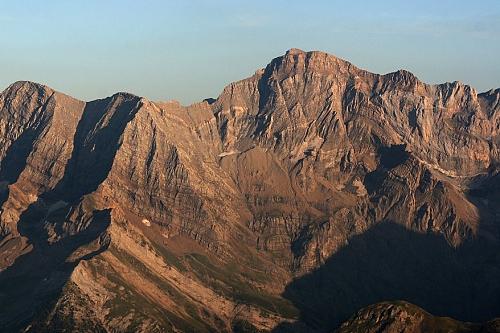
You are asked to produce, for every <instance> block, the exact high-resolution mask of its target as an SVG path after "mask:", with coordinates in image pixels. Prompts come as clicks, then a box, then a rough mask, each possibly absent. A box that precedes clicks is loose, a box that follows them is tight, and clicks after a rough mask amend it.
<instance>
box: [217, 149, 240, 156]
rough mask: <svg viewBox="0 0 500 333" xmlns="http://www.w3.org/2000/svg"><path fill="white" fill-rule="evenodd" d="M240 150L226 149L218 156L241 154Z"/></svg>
mask: <svg viewBox="0 0 500 333" xmlns="http://www.w3.org/2000/svg"><path fill="white" fill-rule="evenodd" d="M239 153H240V152H239V151H238V150H231V151H225V152H222V153H220V154H219V155H218V156H219V157H224V156H229V155H234V154H239Z"/></svg>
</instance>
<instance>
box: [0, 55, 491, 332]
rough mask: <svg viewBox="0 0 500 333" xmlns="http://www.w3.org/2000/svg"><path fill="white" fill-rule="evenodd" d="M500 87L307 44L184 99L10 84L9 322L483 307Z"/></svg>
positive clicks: (148, 322) (3, 193) (278, 322)
mask: <svg viewBox="0 0 500 333" xmlns="http://www.w3.org/2000/svg"><path fill="white" fill-rule="evenodd" d="M499 100H500V91H499V90H498V89H497V90H491V91H489V92H486V93H482V94H478V93H477V92H476V91H475V90H474V89H473V88H471V87H469V86H466V85H463V84H461V83H459V82H454V83H446V84H441V85H428V84H425V83H423V82H420V81H419V80H418V79H417V78H416V77H415V76H414V75H413V74H411V73H409V72H407V71H403V70H400V71H397V72H394V73H389V74H386V75H378V74H373V73H370V72H367V71H364V70H362V69H359V68H357V67H355V66H354V65H352V64H350V63H348V62H347V61H344V60H342V59H339V58H336V57H334V56H332V55H328V54H326V53H322V52H303V51H300V50H296V49H293V50H290V51H288V52H287V53H286V54H285V55H284V56H282V57H279V58H276V59H274V60H272V61H271V63H270V64H269V65H268V66H267V67H266V68H264V69H262V70H259V71H257V72H256V73H255V75H253V76H252V77H250V78H247V79H244V80H242V81H238V82H235V83H232V84H230V85H229V86H227V87H226V88H225V89H224V90H223V92H222V93H221V95H220V96H219V97H218V98H217V99H215V100H214V99H207V100H205V101H203V102H200V103H197V104H193V105H191V106H188V107H184V106H181V105H180V104H178V103H177V102H151V101H148V100H146V99H144V98H141V97H137V96H134V95H130V94H126V93H118V94H115V95H113V96H112V97H109V98H106V99H102V100H97V101H92V102H87V103H86V102H81V101H78V100H75V99H73V98H71V97H68V96H66V95H64V94H61V93H59V92H55V91H53V90H52V89H50V88H48V87H45V86H42V85H38V84H34V83H30V82H18V83H15V84H13V85H11V86H10V87H9V88H7V89H6V90H5V91H4V92H3V93H1V94H0V207H1V208H0V234H1V240H0V270H1V271H0V304H1V305H2V311H1V312H2V316H0V324H1V325H2V327H5V328H6V329H7V330H8V331H19V330H25V329H26V330H27V331H30V330H31V331H34V332H43V331H47V332H50V331H55V330H63V329H66V330H78V331H89V332H95V331H102V332H116V331H118V332H126V331H134V332H141V331H142V332H164V331H175V330H177V331H181V332H192V331H196V332H204V331H206V332H210V331H222V332H223V331H226V332H229V331H235V332H236V331H239V332H242V331H243V332H246V331H259V330H260V331H270V330H276V331H306V332H309V331H311V332H312V331H319V332H323V331H332V330H334V329H335V328H336V327H338V326H339V325H340V324H341V323H342V322H343V321H345V320H347V319H348V318H349V317H350V316H351V315H352V314H353V313H354V312H356V311H358V310H359V309H361V308H363V307H366V306H368V305H370V304H372V303H377V302H381V301H387V300H406V301H409V302H412V303H415V304H417V305H418V306H422V307H423V308H425V309H426V310H428V311H430V312H431V313H433V314H435V315H439V316H452V317H454V318H456V319H460V320H465V321H487V320H489V319H491V318H493V317H495V316H498V314H499V313H500V301H499V300H500V283H499V282H498V281H500V276H499V275H500V274H499V272H500V257H499V256H498V253H500V251H499V250H500V241H499V224H500V204H499V203H500V183H499V176H498V174H499V165H500V164H499V160H500V149H499V146H500V111H499V108H500V104H499ZM405 304H406V303H405ZM391 306H392V305H391ZM405 306H406V305H405ZM368 309H369V310H367V311H370V316H372V315H373V316H379V317H377V318H382V319H381V320H378V319H377V320H378V321H376V323H373V325H375V324H376V325H379V324H380V322H383V321H387V320H392V321H394V322H396V323H397V322H398V320H399V321H401V320H403V319H401V318H403V317H402V315H401V311H399V310H397V311H396V310H394V311H393V308H391V309H390V311H389V310H387V307H386V306H385V305H384V306H374V307H372V308H368ZM394 309H399V308H394ZM388 311H389V312H388ZM405 311H406V310H405ZM419 311H420V310H419ZM417 312H418V311H417ZM418 313H419V314H418V316H420V317H418V316H417V317H418V318H420V319H418V320H417V319H416V321H415V322H416V323H417V324H416V325H421V321H422V320H423V319H422V318H424V317H425V318H427V317H426V316H429V318H430V315H427V314H426V315H422V316H423V317H422V316H421V315H420V314H421V312H418ZM387 314H389V315H387ZM365 317H367V315H366V316H365V314H363V315H362V318H365ZM370 318H371V317H370ZM394 318H396V319H394ZM405 318H406V317H405ZM415 318H416V317H415ZM425 318H424V319H425ZM421 319H422V320H421ZM352 320H354V321H352ZM352 320H351V322H348V323H347V324H345V325H344V326H343V328H342V329H344V328H345V329H347V331H348V329H351V331H353V329H352V327H357V326H353V325H358V324H359V325H368V324H366V322H363V321H362V320H361V319H359V320H358V319H352ZM363 320H364V319H363ZM426 320H427V319H426ZM424 321H425V320H424ZM430 322H433V321H432V320H431V321H430ZM371 324H372V323H371V322H370V325H371ZM381 325H382V324H381ZM383 325H385V324H383ZM391 325H392V324H391ZM394 325H396V326H394V327H396V328H394V329H398V328H397V327H399V326H398V325H399V324H394ZM425 325H428V323H427V321H426V324H425ZM457 325H458V324H457ZM384 327H385V326H384ZM387 327H391V326H390V325H389V326H387ZM419 327H420V326H419ZM457 327H458V326H457ZM471 327H472V326H471ZM474 327H475V326H474ZM478 327H479V326H478ZM391 329H392V328H391ZM394 329H393V330H394ZM344 331H346V330H344ZM347 331H346V332H347ZM354 331H355V330H354ZM387 332H392V331H391V330H387Z"/></svg>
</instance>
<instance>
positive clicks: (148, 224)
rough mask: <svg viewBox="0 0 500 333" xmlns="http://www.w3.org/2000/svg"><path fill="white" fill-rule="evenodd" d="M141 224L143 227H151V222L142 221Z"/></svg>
mask: <svg viewBox="0 0 500 333" xmlns="http://www.w3.org/2000/svg"><path fill="white" fill-rule="evenodd" d="M142 223H144V225H145V226H146V227H150V226H151V222H150V221H149V220H147V219H142Z"/></svg>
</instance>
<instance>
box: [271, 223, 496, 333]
mask: <svg viewBox="0 0 500 333" xmlns="http://www.w3.org/2000/svg"><path fill="white" fill-rule="evenodd" d="M283 296H284V297H285V298H287V299H289V300H291V301H292V302H293V303H294V304H295V306H296V307H297V308H298V309H299V310H300V312H301V320H302V322H305V323H306V324H307V325H308V326H309V327H310V328H311V329H316V330H317V331H318V332H331V331H332V330H333V329H335V328H336V327H338V326H339V325H340V324H341V323H342V322H343V321H345V320H346V319H348V318H349V317H350V316H351V315H353V314H354V313H355V312H356V311H358V310H359V309H361V308H363V307H365V306H367V305H370V304H373V303H377V302H381V301H387V300H406V301H409V302H410V303H413V304H416V305H418V306H420V307H422V308H424V309H425V310H427V311H429V312H430V313H432V314H434V315H438V316H450V317H453V318H455V319H459V320H464V321H486V320H489V319H491V318H493V317H495V316H498V315H499V314H500V248H499V246H498V245H495V244H493V243H488V242H486V241H480V242H479V241H477V242H469V243H466V244H463V245H462V246H461V247H460V248H457V249H454V248H452V247H450V246H449V245H448V243H447V242H446V241H445V240H444V239H443V238H442V237H440V236H437V235H429V234H420V233H415V232H412V231H409V230H408V229H406V228H404V227H402V226H400V225H397V224H395V223H390V222H384V223H380V224H378V225H376V226H374V227H373V228H372V229H370V230H368V231H367V232H365V233H364V234H361V235H358V236H355V237H353V238H352V239H351V240H350V241H349V244H348V245H346V246H345V247H344V248H343V249H341V250H340V251H338V252H337V253H336V254H334V255H333V256H332V257H331V258H330V259H329V260H327V262H326V263H325V264H324V265H323V266H321V267H320V268H319V269H317V270H316V271H313V272H311V273H309V274H307V275H305V276H303V277H301V278H298V279H296V280H295V281H293V282H292V283H290V284H289V285H288V286H287V287H286V290H285V292H284V295H283ZM275 331H276V332H294V331H296V332H301V331H302V330H301V329H300V327H299V326H298V324H297V325H294V324H282V325H280V326H279V327H278V328H276V330H275Z"/></svg>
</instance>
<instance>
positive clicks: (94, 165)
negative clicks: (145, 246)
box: [0, 94, 140, 332]
mask: <svg viewBox="0 0 500 333" xmlns="http://www.w3.org/2000/svg"><path fill="white" fill-rule="evenodd" d="M139 102H140V98H139V97H136V96H132V95H126V94H117V95H115V96H113V97H110V98H107V99H104V100H98V101H94V102H90V103H87V105H86V107H85V109H84V112H83V115H82V118H81V119H80V121H79V123H78V126H77V129H76V133H75V136H74V139H73V152H72V155H71V158H70V159H69V161H68V164H67V166H66V169H65V171H64V175H63V177H62V179H61V180H60V181H59V183H58V184H57V185H56V186H55V188H54V189H53V190H51V191H48V192H46V193H43V194H42V195H40V196H39V199H38V200H37V202H35V203H33V204H31V205H30V206H29V207H28V209H26V211H25V212H23V214H22V215H21V217H20V219H19V222H18V224H17V228H18V231H19V234H20V235H21V236H23V237H26V238H27V239H28V240H29V242H30V243H31V245H32V246H33V250H32V251H31V252H29V253H27V254H25V255H22V256H20V257H18V258H17V259H16V261H15V262H14V264H13V265H12V266H10V267H9V268H7V269H6V270H5V271H2V272H0V328H2V329H4V330H6V331H8V332H15V331H19V330H20V329H21V328H22V327H25V326H26V325H27V324H29V323H30V322H31V321H32V320H33V318H35V317H37V316H39V315H40V314H42V313H44V311H47V310H48V309H50V308H51V306H53V305H54V302H55V301H56V300H57V299H58V298H59V296H60V294H61V292H62V289H63V287H64V285H65V284H66V282H67V281H68V280H69V278H70V275H71V273H72V272H73V270H74V268H75V267H76V265H78V263H79V262H80V261H81V260H87V259H90V258H92V257H94V256H95V255H98V254H99V253H101V252H102V251H104V250H105V249H106V248H107V245H108V243H107V241H108V240H106V239H102V238H103V237H104V235H105V231H106V229H107V228H108V226H109V225H110V223H111V214H110V210H109V209H106V210H97V211H94V212H93V213H92V216H91V221H90V222H89V224H88V226H87V227H86V228H85V229H84V230H82V231H80V232H79V233H77V234H76V235H72V236H67V237H64V238H62V239H61V240H59V241H57V242H56V243H54V244H49V243H48V238H49V235H48V234H47V230H46V228H45V222H46V219H47V218H49V219H52V218H54V216H53V215H58V212H60V213H61V212H62V214H59V215H60V216H58V217H55V219H56V221H53V222H56V228H58V229H61V228H60V227H61V225H62V222H63V221H64V220H65V219H66V216H65V215H67V212H68V209H71V207H76V206H77V205H78V204H79V201H80V200H81V199H82V196H84V195H86V194H89V193H91V192H93V191H95V190H96V189H97V187H98V186H99V184H100V183H102V182H103V181H104V180H105V179H106V177H107V176H108V174H109V171H110V170H111V167H112V164H113V161H114V158H115V155H116V153H117V151H118V149H119V147H120V145H121V139H122V134H123V131H124V129H125V126H126V125H127V123H128V122H129V121H130V120H131V119H132V118H133V117H134V116H135V114H136V112H137V110H138V106H139V104H138V103H139ZM29 139H31V136H30V137H29ZM26 140H28V139H26ZM26 140H24V139H23V138H21V141H20V142H19V143H17V142H16V143H15V144H16V146H18V145H22V146H23V147H24V146H25V144H26V143H25V141H26ZM28 141H29V142H32V141H33V140H28ZM16 146H14V147H16ZM26 147H27V149H26V152H25V154H24V155H26V157H25V158H24V155H22V156H21V157H23V158H24V161H17V162H16V163H13V162H12V163H10V162H9V163H8V164H6V167H5V169H2V170H5V171H4V172H5V173H6V174H8V175H10V174H13V175H17V177H18V176H19V174H20V172H21V171H22V170H23V169H24V168H25V167H26V159H27V157H28V156H29V152H30V149H29V145H28V146H26ZM31 147H32V145H31ZM23 152H24V150H23ZM21 162H23V163H21ZM8 179H9V180H10V179H12V180H14V181H15V179H14V178H13V176H11V177H10V178H8ZM59 201H64V202H67V203H68V204H69V205H68V206H66V208H60V209H59V210H57V211H55V212H52V213H51V214H49V210H48V209H47V207H48V206H49V207H50V205H51V204H55V203H57V202H59ZM59 231H60V232H61V233H62V230H59ZM96 240H98V242H99V246H100V247H99V248H98V249H96V250H93V251H90V253H87V254H86V255H83V256H81V257H79V258H77V259H75V260H71V261H68V259H70V258H72V256H74V252H75V251H76V250H77V249H79V248H81V247H82V246H85V245H88V244H89V243H91V242H93V241H96ZM43 319H44V318H42V320H43Z"/></svg>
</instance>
